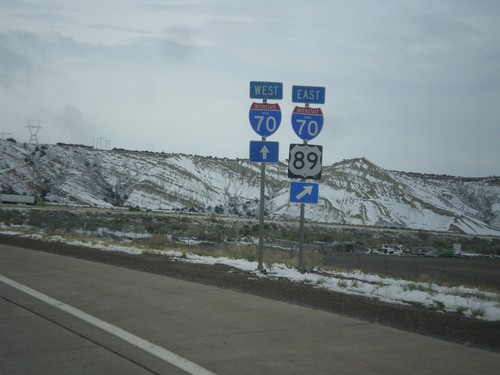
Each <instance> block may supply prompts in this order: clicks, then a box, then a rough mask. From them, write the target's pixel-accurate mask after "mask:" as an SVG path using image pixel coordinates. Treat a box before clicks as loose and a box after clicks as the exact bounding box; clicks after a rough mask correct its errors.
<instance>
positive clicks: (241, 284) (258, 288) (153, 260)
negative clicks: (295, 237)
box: [0, 234, 500, 352]
mask: <svg viewBox="0 0 500 375" xmlns="http://www.w3.org/2000/svg"><path fill="white" fill-rule="evenodd" d="M0 243H2V244H5V245H11V246H18V247H25V248H30V249H33V250H39V251H46V252H50V253H54V254H59V255H65V256H72V257H76V258H80V259H86V260H90V261H94V262H101V263H106V264H110V265H114V266H119V267H125V268H130V269H134V270H138V271H143V272H150V273H155V274H159V275H165V276H169V277H174V278H178V279H183V280H188V281H193V282H197V283H201V284H206V285H212V286H216V287H220V288H227V289H233V290H236V291H240V292H244V293H249V294H253V295H258V296H261V297H264V298H270V299H275V300H280V301H284V302H288V303H293V304H297V305H301V306H307V307H310V308H314V309H321V310H324V311H329V312H332V313H335V314H340V315H344V316H349V317H353V318H357V319H361V320H364V321H368V322H373V323H378V324H383V325H386V326H390V327H393V328H396V329H401V330H405V331H409V332H414V333H418V334H421V335H425V336H430V337H434V338H438V339H442V340H445V341H450V342H455V343H458V344H461V345H468V346H473V347H477V348H480V349H485V350H490V351H494V352H500V322H488V321H482V320H479V319H474V318H466V317H463V316H460V315H458V314H452V313H443V312H436V311H432V310H428V309H424V308H422V307H419V306H403V305H395V304H388V303H384V302H381V301H379V300H376V299H371V298H367V297H360V296H352V295H348V294H343V293H337V292H332V291H327V290H324V289H319V288H315V287H314V286H313V285H309V284H303V283H297V282H292V281H289V280H285V279H268V278H255V277H254V276H253V275H252V274H251V273H248V272H244V271H241V270H237V269H233V268H231V267H228V266H225V265H215V266H210V265H201V264H190V263H182V262H176V261H172V260H170V259H169V258H166V257H162V256H159V255H150V254H144V255H131V254H126V253H121V252H108V251H101V250H96V249H92V248H88V247H83V246H74V245H67V244H64V243H58V242H48V241H41V240H34V239H29V238H22V237H15V236H6V235H1V234H0Z"/></svg>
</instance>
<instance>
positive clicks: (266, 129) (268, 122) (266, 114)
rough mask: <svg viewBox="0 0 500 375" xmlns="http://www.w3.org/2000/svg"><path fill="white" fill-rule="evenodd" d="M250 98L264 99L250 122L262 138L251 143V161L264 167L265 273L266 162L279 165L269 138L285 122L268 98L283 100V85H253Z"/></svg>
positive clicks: (261, 256) (261, 215)
mask: <svg viewBox="0 0 500 375" xmlns="http://www.w3.org/2000/svg"><path fill="white" fill-rule="evenodd" d="M250 98H251V99H262V103H253V104H252V106H251V107H250V113H249V120H250V125H252V128H253V130H255V132H256V133H257V134H259V135H260V136H261V137H262V138H261V141H260V142H259V141H250V161H251V162H255V163H261V164H260V202H259V265H258V267H257V268H258V269H259V271H263V270H264V211H265V204H264V203H265V197H266V196H265V183H266V163H277V162H278V159H279V143H278V142H266V137H269V136H271V135H272V134H274V132H276V130H278V127H279V126H280V123H281V109H280V107H279V105H278V104H271V103H268V102H267V100H268V99H275V100H281V99H283V83H281V82H258V81H252V82H250Z"/></svg>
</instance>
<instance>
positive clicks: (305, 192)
mask: <svg viewBox="0 0 500 375" xmlns="http://www.w3.org/2000/svg"><path fill="white" fill-rule="evenodd" d="M312 191H313V187H312V186H311V185H309V186H304V189H303V190H302V191H301V192H300V193H299V194H297V195H296V196H295V198H296V199H297V200H301V199H302V198H304V197H305V196H306V195H311V194H312Z"/></svg>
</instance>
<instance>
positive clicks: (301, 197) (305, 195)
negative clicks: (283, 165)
mask: <svg viewBox="0 0 500 375" xmlns="http://www.w3.org/2000/svg"><path fill="white" fill-rule="evenodd" d="M318 200H319V185H318V184H317V183H315V182H299V181H292V182H291V183H290V202H291V203H318Z"/></svg>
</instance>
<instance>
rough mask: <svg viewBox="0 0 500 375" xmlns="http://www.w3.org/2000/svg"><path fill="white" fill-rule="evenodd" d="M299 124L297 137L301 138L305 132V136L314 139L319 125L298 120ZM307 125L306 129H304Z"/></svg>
mask: <svg viewBox="0 0 500 375" xmlns="http://www.w3.org/2000/svg"><path fill="white" fill-rule="evenodd" d="M297 123H298V124H299V135H300V136H302V134H303V133H302V132H303V131H304V130H307V133H306V134H307V135H309V136H310V137H315V136H317V135H318V133H319V125H318V123H317V122H316V121H315V120H306V119H298V120H297ZM306 124H307V127H306Z"/></svg>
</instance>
